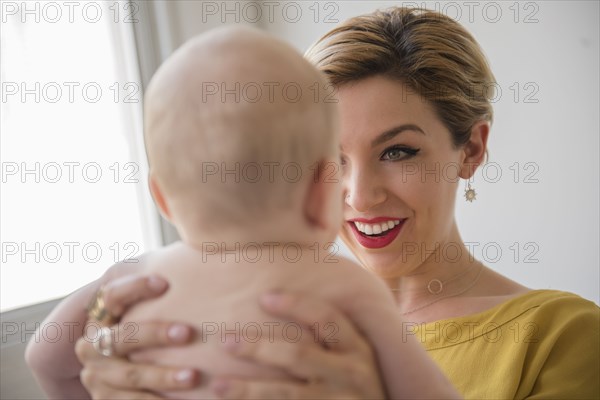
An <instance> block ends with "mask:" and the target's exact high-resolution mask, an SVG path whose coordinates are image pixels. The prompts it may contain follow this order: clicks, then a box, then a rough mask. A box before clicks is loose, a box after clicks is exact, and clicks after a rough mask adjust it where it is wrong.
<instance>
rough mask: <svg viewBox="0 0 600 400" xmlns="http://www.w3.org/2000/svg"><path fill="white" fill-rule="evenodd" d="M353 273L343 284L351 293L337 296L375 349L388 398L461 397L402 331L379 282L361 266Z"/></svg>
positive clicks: (420, 347)
mask: <svg viewBox="0 0 600 400" xmlns="http://www.w3.org/2000/svg"><path fill="white" fill-rule="evenodd" d="M350 268H352V267H350ZM354 271H357V270H356V269H354ZM361 275H363V276H362V277H361ZM367 275H368V276H367ZM353 276H354V278H357V279H355V280H354V279H353V280H352V281H351V282H352V284H351V285H350V286H348V287H347V291H346V292H345V293H350V294H351V295H345V299H342V300H341V302H342V304H343V305H342V309H344V310H345V311H346V312H347V313H348V314H349V317H350V319H351V320H353V321H354V323H355V324H356V325H357V327H358V329H359V330H360V331H362V332H363V334H364V335H365V336H366V338H367V340H368V341H369V342H370V343H371V345H372V346H373V348H374V349H375V353H376V355H377V361H378V364H379V368H380V371H381V373H382V378H383V380H384V383H385V386H386V388H387V393H388V396H389V397H390V398H392V399H399V398H409V399H419V398H423V399H459V398H461V397H460V395H459V394H458V392H457V391H456V389H455V388H454V387H453V386H452V384H451V383H450V382H449V381H448V379H447V378H446V377H445V375H444V374H443V372H442V371H441V370H440V369H439V368H438V366H437V365H436V364H435V363H434V361H433V360H432V359H431V358H430V357H429V356H428V355H427V353H426V351H425V349H423V347H422V346H421V344H419V343H418V342H417V341H416V340H415V338H414V337H412V335H405V334H404V329H405V328H406V327H405V324H404V322H403V321H402V318H401V317H400V314H399V311H398V308H397V306H396V305H395V303H394V301H393V299H392V297H391V294H390V292H389V289H388V288H387V287H386V286H385V285H384V284H383V282H381V281H377V280H375V279H373V276H372V275H371V274H370V273H369V272H367V271H364V270H363V271H360V272H357V273H355V274H353ZM348 281H349V283H350V280H348Z"/></svg>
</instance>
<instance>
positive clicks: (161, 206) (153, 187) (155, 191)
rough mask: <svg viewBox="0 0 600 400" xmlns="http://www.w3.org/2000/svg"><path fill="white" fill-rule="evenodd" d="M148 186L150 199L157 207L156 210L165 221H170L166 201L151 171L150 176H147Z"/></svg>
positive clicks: (169, 212)
mask: <svg viewBox="0 0 600 400" xmlns="http://www.w3.org/2000/svg"><path fill="white" fill-rule="evenodd" d="M148 186H150V193H152V197H153V198H154V202H155V203H156V205H157V206H158V210H159V211H160V213H161V214H162V216H163V217H164V218H165V219H167V220H169V221H171V211H170V210H169V207H168V206H167V201H166V200H165V196H164V194H163V191H162V190H161V188H160V185H159V184H158V180H157V179H156V175H155V174H154V172H152V171H150V175H148Z"/></svg>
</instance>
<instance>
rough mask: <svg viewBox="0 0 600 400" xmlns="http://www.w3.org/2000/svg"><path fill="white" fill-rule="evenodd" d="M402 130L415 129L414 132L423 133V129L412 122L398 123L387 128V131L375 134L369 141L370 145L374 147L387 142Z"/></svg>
mask: <svg viewBox="0 0 600 400" xmlns="http://www.w3.org/2000/svg"><path fill="white" fill-rule="evenodd" d="M404 131H415V132H420V133H422V134H423V135H425V131H423V129H421V128H419V127H418V126H417V125H414V124H404V125H399V126H395V127H393V128H391V129H388V130H387V131H385V132H383V133H381V134H380V135H379V136H377V137H376V138H375V139H373V141H372V142H371V147H376V146H378V145H380V144H382V143H385V142H387V141H388V140H390V139H393V138H394V137H396V136H397V135H399V134H401V133H402V132H404Z"/></svg>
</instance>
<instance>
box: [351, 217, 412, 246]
mask: <svg viewBox="0 0 600 400" xmlns="http://www.w3.org/2000/svg"><path fill="white" fill-rule="evenodd" d="M405 221H406V218H393V217H378V218H373V219H366V218H354V219H351V220H349V221H347V223H348V226H349V227H350V229H351V230H352V232H353V233H354V237H355V238H356V240H357V241H358V242H359V243H360V244H361V245H362V246H364V247H366V248H369V249H380V248H382V247H385V246H387V245H389V244H390V243H392V242H393V241H394V239H396V237H398V235H399V234H400V231H401V230H402V227H403V226H404V222H405Z"/></svg>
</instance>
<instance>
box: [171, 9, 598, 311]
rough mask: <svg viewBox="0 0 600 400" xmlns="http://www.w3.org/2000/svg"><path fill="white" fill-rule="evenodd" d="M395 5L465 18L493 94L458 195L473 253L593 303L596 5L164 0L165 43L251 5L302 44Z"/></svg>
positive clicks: (273, 28) (521, 277)
mask: <svg viewBox="0 0 600 400" xmlns="http://www.w3.org/2000/svg"><path fill="white" fill-rule="evenodd" d="M402 4H404V5H410V4H413V5H414V4H418V5H425V6H427V7H428V8H432V9H438V10H440V11H442V12H444V13H445V14H447V15H449V16H452V17H455V18H456V19H458V20H459V22H461V23H462V24H463V25H465V26H466V27H467V29H469V30H470V31H471V32H472V33H473V34H474V36H475V37H476V38H477V39H478V41H479V42H480V44H481V46H482V47H483V49H484V51H485V53H486V54H487V56H488V57H489V60H490V63H491V66H492V69H493V71H494V73H495V75H496V78H497V80H498V84H499V88H500V90H501V95H499V96H498V99H497V102H496V103H495V112H496V116H495V123H494V126H493V130H492V135H491V139H490V143H489V148H490V163H489V164H488V166H487V167H486V169H485V170H482V171H480V172H479V173H478V174H477V176H476V178H475V181H474V186H475V188H476V190H477V193H478V196H477V200H476V202H474V203H472V204H470V203H468V204H467V203H466V202H465V201H464V199H463V198H462V197H461V196H462V191H459V193H458V196H459V201H458V207H457V218H458V221H459V226H460V227H461V231H462V234H463V239H464V240H465V241H467V242H472V243H474V244H473V245H472V246H473V248H474V254H475V256H476V257H478V258H479V259H482V260H483V261H486V263H487V265H489V266H491V267H492V268H494V269H495V270H497V271H499V272H501V273H503V274H505V275H507V276H509V277H511V278H513V279H515V280H517V281H519V282H521V283H523V284H525V285H527V286H529V287H532V288H554V289H562V290H568V291H572V292H575V293H578V294H580V295H582V296H584V297H586V298H588V299H591V300H593V301H595V302H596V303H600V288H599V286H600V275H599V264H600V259H599V252H598V243H599V242H600V240H599V193H598V192H599V191H598V188H599V178H598V171H599V169H600V168H599V161H598V160H599V157H598V151H599V140H598V136H599V132H600V128H599V114H598V113H599V109H600V104H599V86H600V83H599V74H598V70H599V69H600V65H599V44H598V38H599V36H600V34H599V28H598V27H599V5H598V2H595V1H537V2H519V3H516V2H510V1H498V2H489V1H487V2H468V1H464V2H422V1H418V2H398V1H395V2H385V1H341V2H329V1H321V2H318V3H317V2H314V1H302V2H292V1H283V2H266V1H263V2H235V1H230V2H226V3H224V2H210V1H208V2H207V1H171V2H169V7H170V13H171V14H170V17H171V21H172V23H173V24H174V26H175V27H176V28H175V30H174V31H173V32H174V38H173V43H174V44H179V43H181V42H182V41H184V40H185V39H186V38H189V37H190V36H192V35H194V34H196V33H198V32H201V31H203V30H206V29H208V28H209V27H213V26H218V25H221V24H222V23H236V19H237V20H238V21H239V23H254V22H253V21H254V20H255V19H256V18H255V16H256V10H257V9H260V10H261V13H262V19H261V21H259V22H258V23H257V25H261V26H262V27H264V28H265V29H267V30H269V31H270V32H272V33H274V34H276V35H277V36H279V37H281V38H284V39H286V40H288V41H289V42H290V43H292V44H293V45H294V46H295V47H297V48H298V49H299V50H301V51H304V50H305V49H306V48H307V47H308V46H309V45H310V44H311V43H312V42H314V41H315V40H317V39H318V38H319V37H320V36H321V35H322V34H324V33H325V32H327V31H328V30H330V29H331V28H333V27H334V26H335V25H336V22H335V21H336V20H337V21H343V20H345V19H346V18H348V17H351V16H354V15H358V14H361V13H364V12H369V11H372V10H375V9H376V8H385V7H388V6H392V5H402ZM227 10H229V11H232V12H230V13H227V12H226V11H227ZM298 10H299V11H300V14H298V13H297V11H298ZM317 10H318V11H319V12H318V13H317ZM269 11H272V14H270V13H269ZM327 17H329V20H327ZM315 18H316V19H317V22H315ZM517 90H518V98H515V95H516V94H517ZM515 163H518V164H515ZM497 172H500V173H501V177H499V179H497V180H496V174H497ZM517 172H518V175H517ZM484 173H485V174H484ZM484 247H485V248H486V252H484V251H483V248H484ZM497 249H500V250H501V252H502V254H501V255H500V256H497V253H496V250H497ZM515 261H516V262H515ZM526 261H531V262H526Z"/></svg>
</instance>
